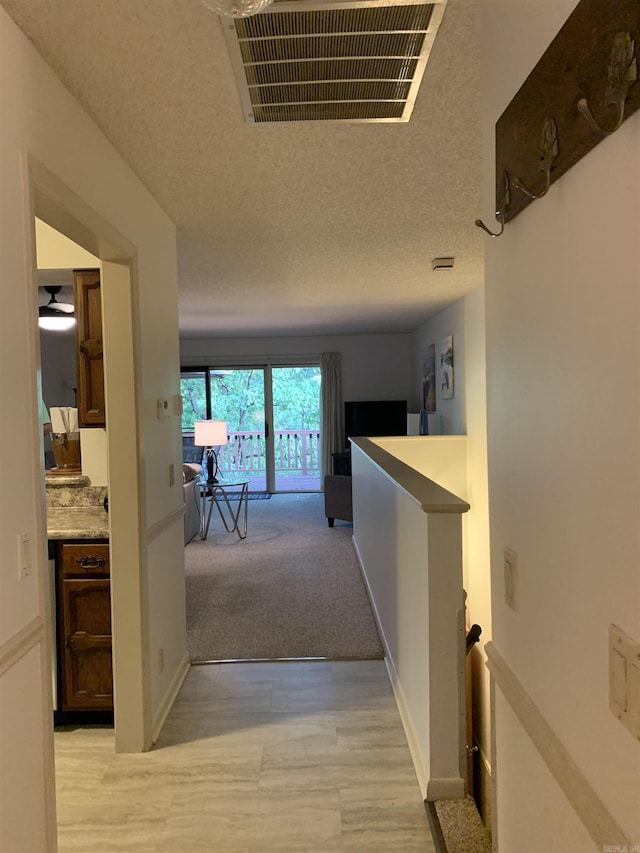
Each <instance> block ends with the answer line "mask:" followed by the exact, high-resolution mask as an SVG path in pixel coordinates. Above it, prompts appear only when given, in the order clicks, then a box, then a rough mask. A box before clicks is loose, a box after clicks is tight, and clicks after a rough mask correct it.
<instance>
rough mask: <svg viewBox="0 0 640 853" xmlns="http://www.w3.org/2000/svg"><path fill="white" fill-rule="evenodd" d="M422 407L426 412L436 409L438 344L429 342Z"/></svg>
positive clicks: (425, 363)
mask: <svg viewBox="0 0 640 853" xmlns="http://www.w3.org/2000/svg"><path fill="white" fill-rule="evenodd" d="M422 408H423V410H424V411H425V412H435V410H436V345H435V344H429V346H428V347H427V352H426V355H425V357H424V371H423V374H422Z"/></svg>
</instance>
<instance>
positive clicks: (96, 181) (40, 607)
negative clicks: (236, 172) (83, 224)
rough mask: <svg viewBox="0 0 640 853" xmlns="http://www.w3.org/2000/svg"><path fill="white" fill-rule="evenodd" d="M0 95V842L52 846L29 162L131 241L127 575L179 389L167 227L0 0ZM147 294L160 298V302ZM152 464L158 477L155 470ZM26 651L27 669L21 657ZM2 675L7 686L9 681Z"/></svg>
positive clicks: (168, 559)
mask: <svg viewBox="0 0 640 853" xmlns="http://www.w3.org/2000/svg"><path fill="white" fill-rule="evenodd" d="M0 103H1V104H2V122H1V124H0V186H2V197H1V198H0V278H1V280H2V282H3V293H2V300H3V302H2V309H3V310H2V312H0V352H1V356H0V363H1V364H2V370H1V371H0V395H1V397H2V399H3V400H4V401H10V405H3V406H1V407H0V435H2V436H3V442H2V444H1V445H0V460H1V462H2V471H3V478H2V486H1V488H0V588H1V589H2V595H1V596H0V696H2V701H1V708H0V712H1V714H2V722H3V726H2V728H3V731H4V730H5V726H4V724H5V722H6V721H9V722H10V729H7V730H10V735H11V737H10V742H9V741H8V740H7V737H6V732H5V737H4V738H0V779H1V780H2V783H1V785H2V789H1V793H2V797H1V799H2V804H1V809H2V811H1V820H0V849H2V850H29V851H30V853H40V851H42V853H44V850H45V849H46V850H47V851H49V850H53V849H55V809H54V794H53V757H52V721H51V699H50V695H49V697H48V698H47V691H48V689H50V688H48V687H47V685H50V673H49V672H46V671H44V669H43V667H44V666H45V663H44V662H45V661H46V660H47V658H46V656H45V655H44V654H42V649H43V646H44V643H45V642H46V639H45V638H46V630H45V629H46V626H47V621H48V616H47V613H46V610H45V608H44V594H43V588H44V585H45V583H46V581H47V576H46V571H47V568H48V565H47V558H46V531H45V527H44V483H43V477H42V471H41V461H40V460H41V452H42V433H41V428H40V426H39V423H38V405H37V388H36V376H37V370H38V363H39V343H38V327H37V298H36V282H35V279H34V274H33V272H34V267H35V246H34V244H33V239H32V234H33V214H34V211H33V210H32V209H31V208H30V205H29V186H28V175H29V170H30V169H31V167H32V166H33V165H34V164H39V167H40V170H41V171H40V176H42V175H44V174H45V173H46V174H47V175H49V176H51V179H52V181H55V182H58V183H57V184H56V186H58V185H59V187H65V188H66V190H68V191H69V192H68V197H69V198H70V199H73V200H74V204H75V203H77V204H80V201H79V200H82V202H81V204H82V206H83V211H85V212H87V215H89V212H90V213H91V215H93V216H95V221H96V222H98V221H99V222H100V223H103V224H104V223H108V224H109V225H110V227H112V229H113V232H114V233H117V234H119V235H123V237H124V239H125V240H126V241H128V243H129V244H130V245H131V246H132V247H134V251H135V264H134V266H133V268H132V269H133V296H132V298H131V304H132V307H133V311H134V314H135V326H134V329H135V332H134V334H135V338H136V340H135V345H136V352H137V362H136V364H135V365H133V364H129V365H128V366H127V367H128V370H131V371H134V370H135V373H136V388H137V399H136V403H137V410H136V413H135V418H136V425H137V434H138V436H139V443H140V447H141V449H142V450H143V452H144V461H143V464H141V465H140V467H139V469H138V470H133V471H132V472H131V481H132V482H133V483H136V484H137V486H138V488H137V489H132V492H133V493H138V492H139V493H140V494H141V497H142V499H143V505H142V507H140V506H136V507H135V511H136V513H135V514H136V518H137V517H138V510H140V509H141V510H142V512H141V515H140V518H141V519H142V525H143V528H142V529H139V530H138V541H140V543H141V548H140V551H139V552H138V551H135V552H133V553H132V554H131V562H130V569H131V571H132V572H140V571H141V566H140V561H141V562H142V564H143V566H144V570H145V571H146V570H147V551H148V541H149V537H153V536H154V535H155V532H156V531H158V530H166V529H168V528H170V533H168V534H167V535H170V536H172V537H173V538H174V539H175V541H176V542H177V541H182V539H183V521H182V516H181V507H182V486H181V484H179V483H178V484H176V486H175V488H173V489H170V488H169V485H168V476H167V474H168V466H169V464H170V463H174V464H175V465H176V466H179V465H180V461H181V453H180V428H179V417H178V416H177V415H176V416H175V418H173V419H172V420H171V421H170V422H169V426H167V423H166V422H163V423H161V422H160V421H158V420H157V417H156V407H155V400H156V399H158V398H171V396H172V395H173V394H178V393H179V359H178V324H177V276H176V269H177V264H176V250H175V227H174V226H173V224H172V223H171V222H170V220H169V219H168V218H167V216H166V215H165V214H164V212H163V211H162V210H161V209H160V207H159V206H158V205H157V203H156V202H155V201H154V200H153V199H152V197H151V196H150V195H149V193H148V192H147V191H146V189H145V188H144V186H143V185H142V184H141V182H140V181H139V180H138V179H137V178H136V177H135V175H133V173H132V172H131V171H130V169H129V168H128V167H127V166H126V164H125V163H124V161H123V160H122V158H121V157H120V156H119V155H118V153H117V152H116V151H115V149H114V148H113V147H112V146H111V145H110V144H109V142H108V141H107V140H106V138H105V137H104V136H103V135H102V134H101V133H100V131H99V130H98V129H97V127H96V126H95V125H94V124H93V122H92V121H91V120H90V119H89V117H88V116H87V115H86V113H85V112H84V111H83V110H82V109H81V108H80V106H79V105H78V103H77V102H76V101H75V100H74V99H73V98H72V96H71V95H70V93H69V92H68V91H67V90H66V89H65V88H64V87H63V86H62V84H61V83H60V81H59V80H58V79H57V78H56V77H55V76H54V74H53V73H52V71H51V69H50V68H49V67H48V66H47V65H46V63H45V62H44V60H43V59H42V58H41V57H40V55H39V54H38V53H37V52H36V50H35V49H34V47H33V45H32V44H31V43H30V42H29V41H28V40H27V39H26V38H25V36H24V35H23V34H22V33H21V32H20V30H19V29H18V28H17V27H16V26H15V24H14V23H13V21H12V20H11V19H10V18H9V16H8V15H7V13H6V12H5V11H4V9H1V8H0ZM158 303H162V305H163V306H164V307H163V308H162V310H161V311H160V312H158V310H157V306H158ZM149 361H151V363H148V362H149ZM7 436H10V437H11V440H5V437H7ZM156 468H157V469H160V470H161V472H162V473H161V474H157V475H156V473H155V469H156ZM156 478H157V480H158V483H157V488H154V487H155V486H156ZM160 480H162V484H161V483H160ZM25 532H27V533H28V534H29V536H30V539H31V545H32V550H31V554H32V572H31V574H30V575H29V576H28V577H27V578H24V579H23V580H19V579H18V549H17V540H18V537H19V536H20V535H22V534H23V533H25ZM174 556H175V555H174V554H173V553H171V552H169V553H168V556H167V555H166V554H165V553H160V554H158V555H157V558H156V560H155V561H154V565H153V566H152V567H150V569H149V574H148V578H145V582H146V583H145V585H146V587H147V591H148V592H149V594H150V595H156V596H158V597H160V598H161V597H162V596H163V595H165V594H166V595H172V596H175V589H174V586H175V585H172V584H171V583H167V581H168V580H169V581H171V580H173V579H174V578H175V577H177V576H182V575H183V572H184V565H183V564H182V565H181V564H180V562H179V561H176V560H175V559H174ZM165 589H168V590H169V591H168V592H167V593H164V590H165ZM173 604H174V606H173V613H174V616H175V618H174V620H173V621H172V622H171V623H170V624H167V625H160V624H155V623H156V612H157V608H153V607H148V599H147V600H145V601H144V603H143V607H144V608H145V614H144V615H145V621H146V623H147V629H148V630H149V629H150V628H153V629H154V630H156V633H157V634H160V635H161V639H160V642H162V643H166V644H168V645H169V646H170V648H169V649H167V648H166V647H165V661H167V660H170V659H177V658H179V657H181V655H182V654H183V653H184V651H185V650H186V633H185V631H184V616H183V612H182V614H181V604H182V602H180V601H179V600H177V601H176V600H175V597H174V602H173ZM122 615H123V614H121V616H122ZM143 644H144V640H143ZM34 650H35V651H34ZM38 651H40V667H38V666H36V665H34V663H33V655H34V653H36V654H37V653H38ZM144 651H145V650H144V649H141V648H135V649H131V654H132V655H135V656H138V657H139V656H140V655H141V654H144ZM147 677H148V678H149V679H150V680H151V681H152V682H153V680H154V679H156V680H161V678H166V677H167V673H166V671H165V673H164V675H163V676H162V677H161V676H159V674H158V672H157V667H156V668H153V667H151V668H150V671H149V674H148V676H147ZM12 684H19V685H20V689H19V690H12V688H11V685H12ZM152 692H153V690H152V689H150V690H149V695H151V693H152ZM25 697H26V701H27V702H29V707H28V709H25V708H24V707H23V705H24V702H25ZM32 697H39V698H40V699H41V701H40V703H39V704H38V702H35V703H34V702H33V701H31V698H32ZM27 710H28V713H27ZM13 721H15V724H14V722H13ZM16 756H19V760H16ZM7 780H8V781H7Z"/></svg>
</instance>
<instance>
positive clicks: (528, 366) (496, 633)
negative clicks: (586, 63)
mask: <svg viewBox="0 0 640 853" xmlns="http://www.w3.org/2000/svg"><path fill="white" fill-rule="evenodd" d="M575 6H576V2H575V0H554V2H549V0H509V2H505V1H504V0H486V2H484V3H483V4H482V7H483V8H482V19H483V20H482V48H483V101H482V103H483V112H484V122H485V147H486V150H485V155H484V185H485V200H484V212H485V216H486V219H485V221H489V217H490V211H491V210H492V209H494V204H495V202H494V179H495V175H494V168H495V166H494V163H495V151H494V145H493V140H494V126H495V123H496V121H497V119H498V118H499V116H500V115H501V114H502V112H503V111H504V109H505V108H506V106H507V105H508V103H509V102H510V100H511V98H512V97H513V96H514V95H515V93H516V91H517V90H518V89H519V87H520V86H521V85H522V83H523V82H524V80H525V79H526V77H527V76H528V75H529V73H530V72H531V70H532V69H533V67H534V66H535V64H536V63H537V61H538V59H539V58H540V56H541V55H542V54H543V53H544V51H545V49H546V48H547V46H548V44H549V43H550V42H551V40H552V39H553V38H554V37H555V35H556V33H557V32H558V30H559V29H560V28H561V27H562V25H563V24H564V23H565V21H566V19H567V17H568V16H569V15H570V13H571V12H572V11H573V9H574V8H575ZM604 73H605V71H604V70H603V74H604ZM636 85H638V84H636ZM579 120H581V119H580V118H579V117H576V121H579ZM560 144H562V140H560ZM639 151H640V113H638V112H636V113H635V114H634V115H632V116H631V117H630V118H628V119H627V120H626V121H625V122H624V124H623V125H622V127H621V128H620V129H619V130H618V131H617V132H616V133H614V134H613V135H612V136H609V137H608V138H605V139H603V140H602V141H600V142H599V144H598V145H597V146H596V147H595V148H594V149H593V150H592V151H590V152H589V153H588V154H587V155H586V156H585V157H583V158H582V159H581V160H580V161H579V162H578V163H577V164H576V165H574V166H573V167H572V168H571V169H570V170H569V171H568V172H567V173H565V174H564V175H563V176H562V177H561V178H560V179H559V180H558V181H556V182H555V183H554V184H552V186H551V188H550V190H549V192H548V194H547V195H546V196H545V197H544V198H542V199H538V200H537V201H534V202H533V203H532V204H531V205H529V207H527V208H526V209H525V210H524V211H523V212H521V213H520V214H519V215H518V216H517V217H516V218H515V219H514V220H512V221H511V222H509V223H508V224H507V225H506V228H505V231H504V234H503V235H502V236H501V237H500V238H498V239H494V240H487V246H486V253H485V254H486V335H487V398H488V462H489V467H488V470H489V495H490V517H491V561H492V566H493V578H492V618H493V642H494V645H495V648H496V649H497V650H498V652H499V653H500V655H501V656H502V658H503V659H504V661H505V664H506V666H507V667H508V669H509V671H510V673H511V677H512V679H513V680H514V683H517V684H518V685H519V688H521V689H522V691H524V693H525V694H526V695H527V697H528V701H529V700H530V702H531V703H532V705H533V707H535V709H537V712H539V714H540V715H541V717H542V718H543V719H544V721H545V722H546V724H547V725H548V727H549V729H550V730H551V731H552V732H553V734H554V739H553V743H554V744H555V746H554V747H552V751H551V754H550V755H549V756H547V760H545V761H541V760H540V756H541V755H543V752H544V750H545V748H546V747H547V745H548V744H546V743H544V742H539V743H538V742H536V741H535V738H534V740H533V741H532V743H535V750H537V753H539V754H537V755H536V757H535V760H534V758H532V753H531V750H530V749H529V748H528V747H527V748H525V746H524V744H525V743H526V739H527V737H528V736H529V735H530V734H531V732H528V733H524V732H522V731H520V732H517V733H516V729H517V726H520V725H521V723H520V722H518V721H516V722H515V723H514V722H513V721H512V720H508V719H507V717H506V715H505V714H504V713H502V712H501V708H502V707H503V702H502V698H500V700H499V701H498V702H497V703H496V721H495V725H496V730H495V737H496V745H495V748H496V768H495V771H496V777H497V797H496V806H497V820H496V824H495V827H494V831H495V836H496V839H497V843H498V846H499V848H500V849H505V850H516V849H517V850H518V851H519V853H538V851H540V850H541V849H546V848H545V837H546V836H545V835H544V832H543V829H542V827H541V824H542V823H543V822H544V815H542V816H541V814H540V811H539V809H538V803H539V802H545V803H546V804H547V808H548V809H551V808H552V809H553V812H554V815H553V817H554V825H555V826H557V828H558V829H557V834H556V836H555V837H554V839H553V846H554V848H556V849H565V850H574V849H576V846H575V842H576V838H575V836H573V834H572V831H571V826H572V825H573V817H574V816H573V814H572V813H573V811H575V812H576V814H577V816H578V818H579V820H580V821H581V823H583V824H584V825H585V826H587V825H588V822H589V819H590V815H589V814H588V813H587V811H588V810H586V809H581V808H580V807H579V806H576V808H575V809H574V808H572V806H571V805H570V804H569V802H570V798H569V799H568V798H567V796H566V793H567V791H566V790H565V789H564V788H563V795H562V796H560V795H558V796H556V797H553V796H552V795H551V794H552V792H553V790H554V787H553V785H552V784H551V774H552V771H551V770H550V768H551V767H552V766H553V763H552V762H551V761H550V760H548V759H549V758H554V757H555V756H556V755H557V753H558V750H561V751H562V752H563V753H564V754H563V755H562V756H560V757H561V758H562V760H563V761H565V762H573V764H574V765H575V772H574V773H572V774H571V777H570V778H571V780H572V781H571V782H570V783H567V784H569V787H570V786H571V785H576V786H577V787H576V788H575V790H570V791H569V793H570V794H571V795H572V796H573V797H574V799H573V801H574V802H576V803H579V802H580V801H581V800H582V801H584V798H585V796H586V795H589V796H592V795H593V798H592V801H593V802H595V803H596V804H597V807H598V809H599V810H600V811H602V812H603V813H604V812H607V813H608V814H609V815H610V816H611V817H612V819H613V820H614V821H615V822H616V823H617V825H618V827H619V828H620V832H621V837H622V838H626V839H628V840H629V842H630V843H634V844H638V843H640V809H638V790H639V788H638V783H639V780H640V742H639V741H638V740H636V739H634V737H633V736H632V735H631V734H630V732H629V731H627V729H626V728H624V727H623V725H622V724H621V723H620V722H619V721H618V719H617V718H616V717H615V716H614V715H613V714H612V713H611V711H610V710H609V666H608V658H609V649H608V631H609V625H610V624H611V623H614V624H616V625H618V626H619V627H620V628H621V629H622V630H624V631H625V632H626V633H627V634H629V635H630V636H631V637H633V638H634V639H635V640H636V641H640V608H639V607H638V602H639V601H640V573H639V572H638V566H639V565H640V534H639V528H638V518H640V441H639V440H638V436H639V435H640V288H639V287H638V280H639V278H640V242H639V241H638V232H639V230H640V157H639V156H638V152H639ZM505 546H508V547H510V548H512V549H514V550H515V551H516V553H517V573H516V593H515V609H512V608H511V607H509V606H507V605H506V603H505V592H504V582H503V572H502V565H503V549H504V547H505ZM496 690H498V691H500V688H499V687H496ZM519 719H520V718H519ZM556 739H557V740H556ZM558 744H559V745H558ZM554 778H557V775H556V776H555V777H554ZM518 779H526V780H527V785H526V797H523V798H521V799H516V798H513V797H511V796H510V794H509V792H510V790H514V789H516V788H517V784H518ZM579 779H582V780H583V781H584V784H583V783H582V782H581V781H579ZM576 798H577V799H576ZM569 812H571V814H570V813H569ZM563 817H564V818H566V819H563ZM563 827H566V828H564V829H563ZM591 840H592V842H593V847H592V848H591V847H590V848H583V847H581V848H580V849H593V850H596V849H602V847H603V846H606V845H608V844H610V845H614V844H620V843H621V840H620V839H619V838H608V837H606V838H601V837H600V838H599V837H596V836H595V834H594V833H593V832H592V833H591ZM503 841H504V843H505V846H504V847H502V842H503Z"/></svg>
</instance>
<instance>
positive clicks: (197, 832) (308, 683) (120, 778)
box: [55, 661, 435, 853]
mask: <svg viewBox="0 0 640 853" xmlns="http://www.w3.org/2000/svg"><path fill="white" fill-rule="evenodd" d="M55 744H56V775H57V794H58V826H59V850H60V853H70V852H71V851H81V852H82V853H111V851H127V853H197V851H216V853H225V851H229V853H263V851H272V850H278V851H279V853H293V851H295V853H337V851H345V850H348V851H351V853H363V852H364V851H367V853H413V851H422V853H434V851H435V848H434V846H433V841H432V837H431V832H430V830H429V824H428V821H427V818H426V814H425V810H424V806H423V803H422V798H421V795H420V790H419V788H418V784H417V780H416V776H415V772H414V769H413V765H412V763H411V758H410V756H409V750H408V748H407V743H406V739H405V736H404V731H403V729H402V725H401V723H400V718H399V715H398V711H397V708H396V705H395V701H394V699H393V695H392V692H391V688H390V686H389V681H388V678H387V674H386V670H385V667H384V664H383V662H382V661H363V662H340V663H334V662H331V663H329V662H313V663H297V662H296V663H293V662H289V663H257V664H251V663H247V664H222V665H211V666H198V667H193V668H192V669H191V671H190V672H189V675H188V676H187V679H186V680H185V683H184V685H183V687H182V690H181V691H180V695H179V697H178V699H177V701H176V703H175V705H174V707H173V709H172V711H171V713H170V715H169V717H168V719H167V721H166V723H165V725H164V728H163V730H162V733H161V735H160V738H159V739H158V742H157V743H156V745H155V747H154V749H153V750H152V751H151V752H148V753H145V754H142V755H116V754H115V753H114V751H113V731H112V730H110V729H102V728H77V729H73V730H65V731H59V732H56V735H55Z"/></svg>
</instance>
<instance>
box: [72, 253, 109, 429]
mask: <svg viewBox="0 0 640 853" xmlns="http://www.w3.org/2000/svg"><path fill="white" fill-rule="evenodd" d="M73 289H74V302H75V309H76V349H77V352H76V363H77V385H78V401H77V402H78V425H79V426H81V427H103V426H105V424H106V412H105V397H104V364H103V348H102V301H101V293H100V270H74V272H73Z"/></svg>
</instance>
